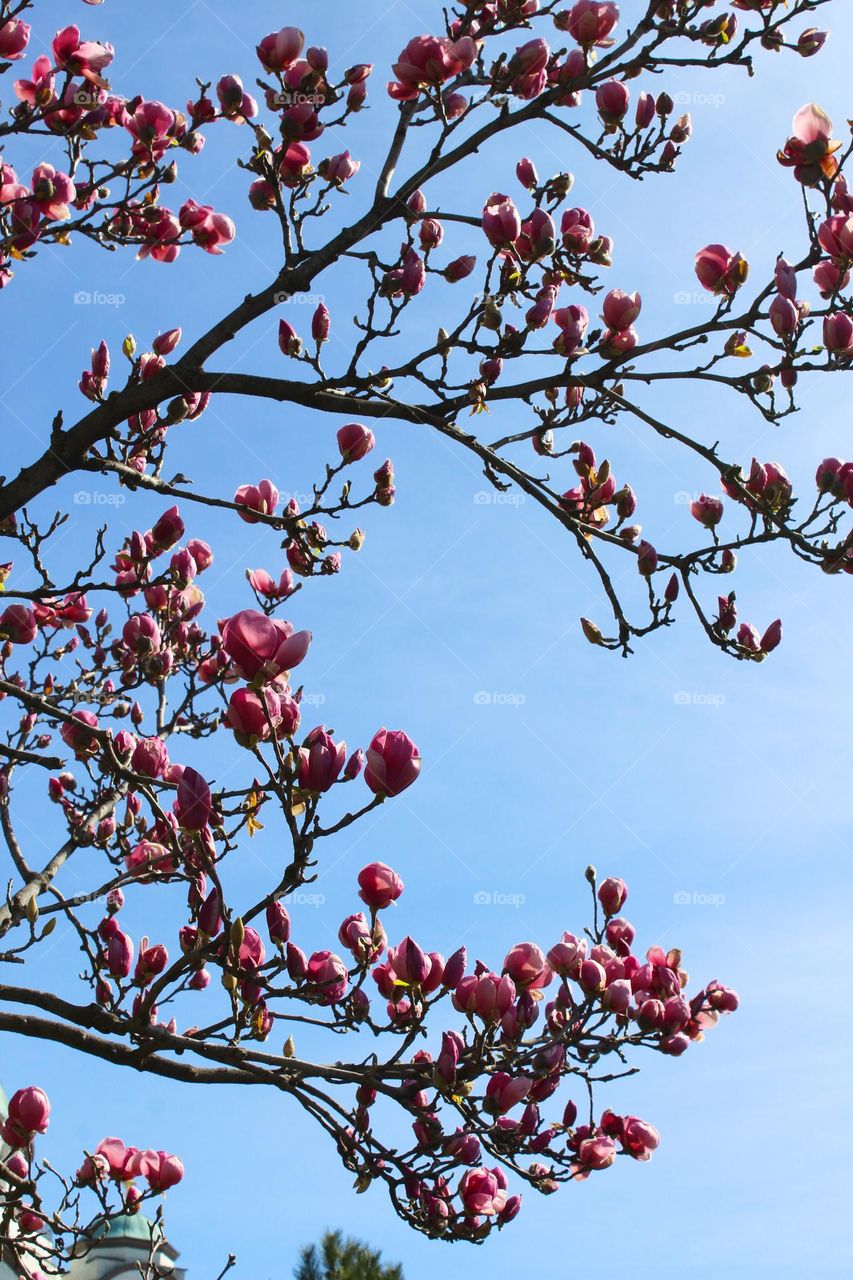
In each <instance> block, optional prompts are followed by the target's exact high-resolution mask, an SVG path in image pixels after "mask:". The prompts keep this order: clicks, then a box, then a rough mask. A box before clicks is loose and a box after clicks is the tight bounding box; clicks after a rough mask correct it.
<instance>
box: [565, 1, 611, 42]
mask: <svg viewBox="0 0 853 1280" xmlns="http://www.w3.org/2000/svg"><path fill="white" fill-rule="evenodd" d="M559 16H560V18H561V21H560V23H559V24H558V25H559V26H560V28H561V30H564V31H568V33H569V35H570V36H571V37H572V39H573V40H575V41H577V43H578V44H579V45H583V46H584V47H586V48H592V47H593V46H596V47H597V48H599V49H606V48H608V46H610V45H612V44H613V41H612V40H611V39H610V33H611V31H612V30H613V28H614V27H615V26H616V23H617V22H618V21H619V6H618V5H616V4H613V3H610V2H605V3H602V2H601V0H577V4H575V5H573V6H572V8H571V9H570V10H569V11H568V13H567V14H565V15H562V14H561V15H559Z"/></svg>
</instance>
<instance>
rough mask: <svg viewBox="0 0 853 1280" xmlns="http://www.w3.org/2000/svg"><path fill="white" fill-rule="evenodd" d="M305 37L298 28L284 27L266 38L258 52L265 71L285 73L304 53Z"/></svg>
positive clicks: (258, 47) (259, 46)
mask: <svg viewBox="0 0 853 1280" xmlns="http://www.w3.org/2000/svg"><path fill="white" fill-rule="evenodd" d="M304 44H305V36H304V35H303V34H302V32H301V31H300V30H299V28H298V27H282V29H281V30H280V31H274V32H272V33H271V34H270V35H268V36H264V38H263V40H261V42H260V44H259V45H258V46H257V49H256V52H257V55H258V59H259V61H260V64H261V66H262V67H263V68H264V70H265V71H284V70H286V68H288V67H289V66H290V65H291V64H292V63H294V62H295V61H296V59H297V58H298V57H299V55H300V54H301V53H302V46H303V45H304Z"/></svg>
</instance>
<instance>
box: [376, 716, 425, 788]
mask: <svg viewBox="0 0 853 1280" xmlns="http://www.w3.org/2000/svg"><path fill="white" fill-rule="evenodd" d="M420 770H421V757H420V752H419V751H418V749H417V747H416V746H415V744H414V742H413V741H412V739H411V738H410V737H409V736H408V734H406V733H404V732H403V731H402V729H393V730H389V729H385V728H383V729H379V730H378V732H377V733H375V734H374V736H373V739H372V740H371V743H370V746H369V747H368V749H367V767H366V769H365V771H364V780H365V782H366V783H367V785H368V787H369V788H370V790H371V791H372V792H373V793H374V794H375V795H379V796H398V795H399V794H400V792H401V791H405V789H406V788H407V787H410V786H411V785H412V783H413V782H414V781H415V779H416V778H417V776H418V774H419V773H420Z"/></svg>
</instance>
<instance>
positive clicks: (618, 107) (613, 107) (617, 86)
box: [595, 80, 631, 124]
mask: <svg viewBox="0 0 853 1280" xmlns="http://www.w3.org/2000/svg"><path fill="white" fill-rule="evenodd" d="M630 102H631V95H630V93H629V91H628V87H627V85H625V84H623V83H622V81H621V80H606V81H605V82H604V84H600V85H599V86H598V88H597V89H596V91H595V105H596V107H597V108H598V114H599V115H600V116H601V119H602V120H603V121H604V123H605V124H618V123H619V122H620V121H621V120H623V119H624V118H625V115H626V114H627V111H628V106H629V105H630Z"/></svg>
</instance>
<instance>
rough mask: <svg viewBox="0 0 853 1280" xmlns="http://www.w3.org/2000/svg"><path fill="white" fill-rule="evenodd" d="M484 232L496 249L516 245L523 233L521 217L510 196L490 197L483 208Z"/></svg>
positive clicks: (497, 195) (498, 195) (497, 193)
mask: <svg viewBox="0 0 853 1280" xmlns="http://www.w3.org/2000/svg"><path fill="white" fill-rule="evenodd" d="M483 230H484V231H485V233H486V239H487V240H488V241H489V244H491V245H493V246H494V247H495V248H496V249H503V248H506V247H507V246H508V245H511V244H514V243H515V241H516V240H517V239H518V236H519V234H520V232H521V217H520V216H519V212H518V210H517V209H516V207H515V205H514V204H513V202H512V200H511V199H510V198H509V196H505V195H501V194H500V193H499V192H496V193H494V194H493V195H490V196H489V198H488V200H487V201H486V204H485V206H484V208H483Z"/></svg>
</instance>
